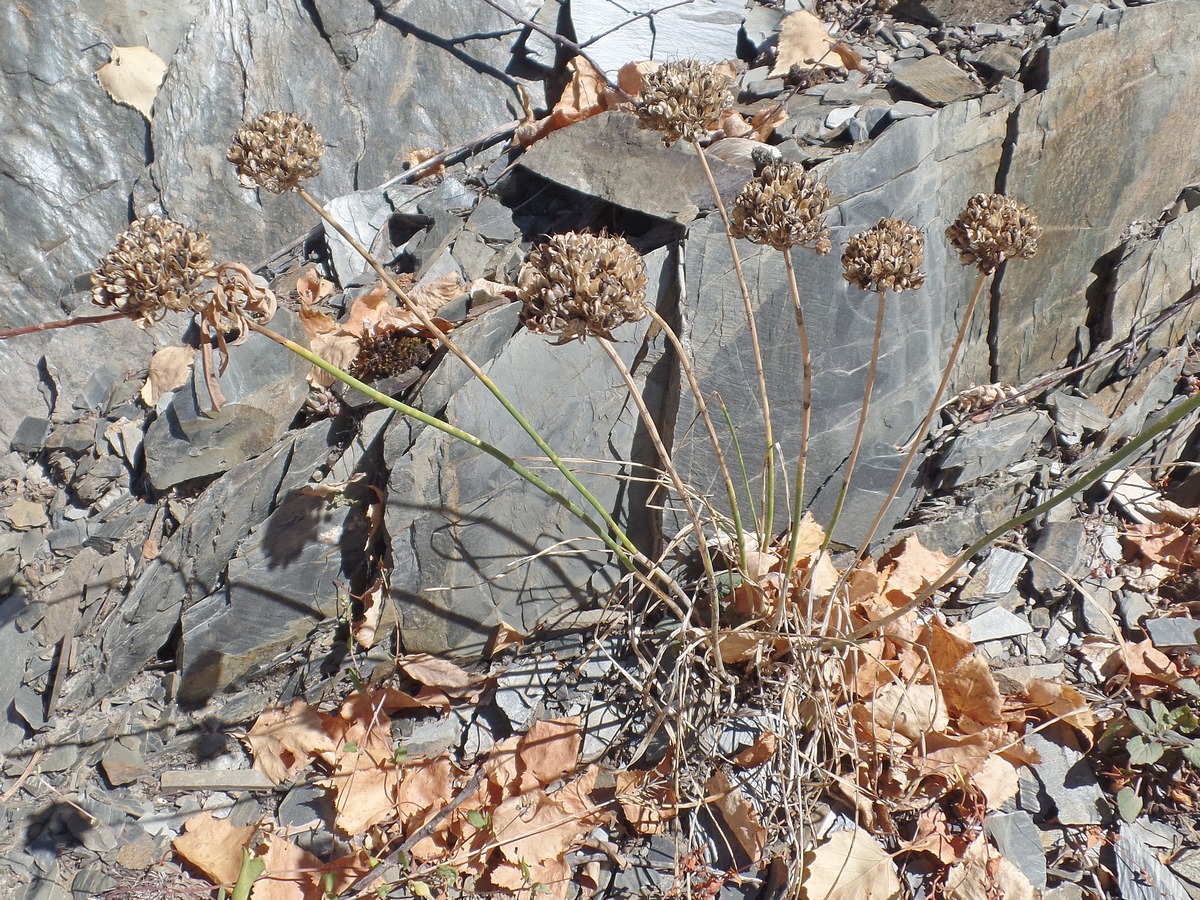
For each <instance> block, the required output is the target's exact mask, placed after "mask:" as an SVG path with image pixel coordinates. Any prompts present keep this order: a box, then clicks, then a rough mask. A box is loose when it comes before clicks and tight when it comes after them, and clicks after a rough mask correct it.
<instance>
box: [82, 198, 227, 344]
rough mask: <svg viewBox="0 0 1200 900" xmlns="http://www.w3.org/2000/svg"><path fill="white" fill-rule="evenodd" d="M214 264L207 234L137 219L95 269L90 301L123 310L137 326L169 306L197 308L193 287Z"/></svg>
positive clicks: (162, 221)
mask: <svg viewBox="0 0 1200 900" xmlns="http://www.w3.org/2000/svg"><path fill="white" fill-rule="evenodd" d="M212 268H213V260H212V244H211V243H210V241H209V239H208V236H207V235H205V234H202V233H200V232H198V231H193V230H192V229H190V228H188V227H186V226H184V225H180V224H179V223H178V222H172V221H171V220H170V219H164V218H162V217H161V216H146V217H144V218H140V219H137V220H136V221H135V222H134V223H133V224H132V225H130V226H129V229H128V230H127V231H124V232H122V233H121V234H120V235H119V236H118V237H117V242H116V244H115V245H114V246H113V248H112V249H111V250H109V251H108V253H106V254H105V255H104V256H103V257H102V258H101V259H100V264H99V266H98V267H97V268H96V270H95V271H94V272H93V273H92V278H91V280H92V302H93V303H95V304H96V305H97V306H103V307H106V308H107V309H111V310H113V311H115V312H121V313H124V314H125V315H127V316H129V318H131V319H133V320H134V321H135V322H136V323H137V324H138V325H141V326H145V325H150V324H152V323H153V322H156V321H158V320H159V319H161V318H162V317H163V316H164V315H166V313H167V310H176V311H183V310H188V309H192V308H194V304H195V302H196V296H195V291H196V289H197V288H198V287H199V286H200V284H201V283H202V282H203V281H204V280H205V278H207V277H208V275H209V274H210V273H211V271H212Z"/></svg>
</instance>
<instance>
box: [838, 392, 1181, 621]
mask: <svg viewBox="0 0 1200 900" xmlns="http://www.w3.org/2000/svg"><path fill="white" fill-rule="evenodd" d="M1197 409H1200V393H1198V394H1193V395H1192V396H1191V397H1189V398H1188V399H1187V400H1184V401H1183V402H1182V403H1180V404H1179V405H1178V406H1176V407H1175V408H1174V409H1173V410H1171V411H1169V412H1168V413H1167V414H1166V415H1164V416H1163V417H1162V418H1161V419H1159V420H1158V422H1156V423H1155V424H1154V425H1153V426H1151V427H1150V428H1147V429H1146V430H1145V431H1143V432H1142V433H1141V434H1139V435H1138V436H1137V437H1135V438H1133V440H1131V441H1130V442H1129V443H1128V444H1126V445H1125V446H1123V447H1122V448H1121V449H1120V450H1117V451H1115V452H1114V453H1113V454H1112V456H1110V457H1109V458H1108V459H1106V460H1104V462H1102V463H1100V464H1099V465H1098V466H1096V467H1095V468H1092V469H1089V470H1088V472H1087V473H1086V474H1084V475H1081V476H1080V477H1079V478H1077V479H1076V480H1075V481H1073V482H1071V483H1070V484H1069V485H1067V486H1066V487H1065V488H1063V489H1062V490H1061V491H1059V492H1058V493H1057V494H1055V495H1054V496H1053V497H1050V498H1049V499H1048V500H1045V501H1044V502H1042V503H1039V504H1038V505H1037V506H1035V507H1033V508H1032V509H1030V510H1026V511H1025V512H1023V513H1021V514H1020V515H1018V516H1013V517H1012V518H1011V519H1009V520H1008V521H1006V522H1004V523H1003V524H1001V525H998V526H996V527H995V528H993V529H992V530H991V531H989V532H988V533H987V534H985V535H984V536H983V537H981V538H980V539H979V540H977V541H976V542H975V543H973V544H972V545H971V546H970V547H968V548H967V549H965V550H964V551H963V552H962V553H960V554H958V556H956V557H955V558H954V561H953V562H952V563H951V564H950V566H949V567H948V568H947V569H946V571H944V572H943V573H942V574H941V575H940V576H938V578H937V580H936V581H934V582H933V583H931V584H930V585H929V586H928V587H926V588H925V589H924V590H923V591H921V593H920V594H918V595H917V596H916V597H915V598H913V600H911V601H910V602H908V603H906V604H905V605H904V606H901V607H900V608H898V609H896V610H894V611H893V612H890V613H888V614H887V615H886V616H884V617H883V618H882V619H878V620H876V621H874V622H869V623H867V624H866V625H863V626H862V627H861V628H859V629H857V630H856V631H855V632H854V633H853V634H852V635H851V639H852V640H859V639H861V638H863V637H865V636H866V635H868V634H871V633H872V632H874V631H877V630H879V629H880V628H884V627H886V626H888V625H890V624H891V623H892V622H894V621H896V620H897V619H899V618H900V617H901V616H904V615H907V614H908V613H909V612H911V611H912V610H914V609H916V608H917V607H918V606H920V605H921V604H922V603H924V602H925V601H926V600H928V599H929V598H930V597H931V596H933V594H934V592H935V591H938V590H940V589H941V588H942V587H943V586H945V585H946V583H947V582H949V581H950V579H951V578H953V577H954V576H955V574H957V572H958V570H959V569H961V568H962V567H963V565H964V564H965V563H966V562H967V561H968V560H970V559H971V558H972V557H973V556H975V554H977V553H978V552H979V551H981V550H983V549H984V548H985V547H987V546H988V545H989V544H991V543H992V542H993V541H995V540H996V539H997V538H1000V537H1002V536H1003V535H1004V534H1006V533H1008V532H1009V531H1012V530H1013V529H1014V528H1019V527H1020V526H1022V525H1024V524H1025V523H1026V522H1030V521H1032V520H1033V519H1036V518H1037V517H1038V516H1041V515H1044V514H1045V513H1048V512H1049V511H1050V510H1052V509H1054V507H1056V506H1058V505H1059V504H1060V503H1064V502H1065V501H1067V500H1069V499H1071V498H1072V497H1074V496H1075V495H1076V494H1079V493H1082V492H1083V491H1086V490H1087V489H1088V488H1090V487H1091V486H1092V485H1094V484H1095V483H1096V482H1098V481H1099V480H1100V479H1101V478H1103V477H1104V476H1105V475H1106V474H1108V473H1109V472H1110V471H1112V470H1113V469H1115V468H1116V467H1117V466H1119V465H1121V463H1123V462H1124V461H1125V460H1127V459H1129V457H1131V456H1132V455H1133V454H1135V453H1137V452H1138V451H1139V450H1141V449H1142V448H1143V447H1145V446H1146V445H1147V444H1149V443H1150V442H1151V441H1153V440H1154V439H1155V438H1157V437H1159V436H1160V435H1162V434H1164V433H1165V432H1167V431H1169V430H1170V429H1172V428H1174V427H1175V426H1176V425H1178V424H1179V423H1180V422H1181V421H1182V420H1183V419H1184V418H1185V417H1186V416H1188V415H1191V414H1192V413H1193V412H1195V411H1196V410H1197Z"/></svg>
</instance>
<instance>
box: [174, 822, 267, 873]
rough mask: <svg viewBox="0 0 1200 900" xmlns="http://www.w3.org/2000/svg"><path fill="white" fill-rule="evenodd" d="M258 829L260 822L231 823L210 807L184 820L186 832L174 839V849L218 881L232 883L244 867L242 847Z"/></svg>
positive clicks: (185, 859) (247, 843)
mask: <svg viewBox="0 0 1200 900" xmlns="http://www.w3.org/2000/svg"><path fill="white" fill-rule="evenodd" d="M257 830H258V826H257V825H242V826H236V825H231V824H230V823H229V821H228V820H227V819H218V818H216V817H215V816H214V815H213V813H212V812H211V811H210V810H205V811H204V812H202V813H197V814H196V815H194V816H192V817H191V818H190V819H188V820H187V821H186V822H184V823H183V834H181V835H180V836H179V837H177V838H175V840H174V841H172V842H171V846H172V847H174V848H175V852H176V853H178V854H179V856H180V857H181V858H182V859H183V860H184V861H185V862H187V863H188V864H189V865H192V866H194V867H195V868H197V869H199V870H200V871H201V872H203V873H204V874H205V875H206V876H207V877H208V879H209V880H210V881H212V883H213V884H215V885H221V884H224V885H231V884H233V883H234V882H235V881H237V877H238V873H239V872H240V871H241V870H242V849H243V848H244V847H247V846H248V845H249V843H250V839H251V838H252V837H254V833H255V832H256V831H257Z"/></svg>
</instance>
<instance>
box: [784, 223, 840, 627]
mask: <svg viewBox="0 0 1200 900" xmlns="http://www.w3.org/2000/svg"><path fill="white" fill-rule="evenodd" d="M783 264H784V266H785V267H786V269H787V280H788V290H789V292H790V293H791V296H792V308H793V309H794V310H795V312H796V332H797V334H799V336H800V355H801V360H802V363H801V364H802V368H803V387H802V389H801V401H800V409H801V412H800V458H799V459H798V460H797V462H796V488H795V495H794V496H793V498H792V522H791V525H792V528H791V534H789V535H788V554H787V565H786V566H785V567H784V569H783V571H784V572H787V573H789V575H790V573H791V572H792V570H793V569H795V568H796V557H797V556H798V555H799V551H800V545H799V543H798V542H797V537H798V535H799V533H800V520H801V516H802V514H803V510H804V476H805V467H806V466H807V464H808V441H809V429H810V428H811V426H812V379H813V372H812V351H811V348H810V347H809V344H808V328H807V327H806V326H805V324H804V307H803V305H802V304H801V302H800V286H799V285H798V284H797V283H796V267H795V264H794V263H793V261H792V250H791V248H790V247H784V248H783ZM830 530H831V531H832V528H831V529H830ZM782 608H783V604H780V609H782Z"/></svg>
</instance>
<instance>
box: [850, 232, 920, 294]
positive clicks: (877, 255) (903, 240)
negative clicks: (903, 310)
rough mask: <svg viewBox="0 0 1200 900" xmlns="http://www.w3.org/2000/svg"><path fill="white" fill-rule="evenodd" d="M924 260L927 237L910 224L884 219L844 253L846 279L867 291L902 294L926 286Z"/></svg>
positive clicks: (862, 234)
mask: <svg viewBox="0 0 1200 900" xmlns="http://www.w3.org/2000/svg"><path fill="white" fill-rule="evenodd" d="M924 259H925V236H924V235H922V234H921V232H920V231H919V230H918V229H916V228H914V227H913V226H912V225H909V224H908V223H907V222H902V221H901V220H899V219H888V218H884V219H880V220H879V224H877V225H876V226H875V227H874V228H868V229H867V230H866V231H863V232H860V233H858V234H856V235H854V237H852V238H850V240H849V242H848V243H847V245H846V252H845V253H843V254H842V267H843V268H844V269H845V272H844V273H843V276H842V277H844V278H845V279H846V280H847V281H849V282H850V283H851V284H853V285H857V286H858V287H860V288H862V289H863V290H864V291H885V290H891V291H895V292H896V293H900V292H901V291H905V290H910V289H915V288H919V287H920V286H921V285H922V284H924V283H925V274H924V273H923V272H922V271H921V263H922V262H923V261H924Z"/></svg>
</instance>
